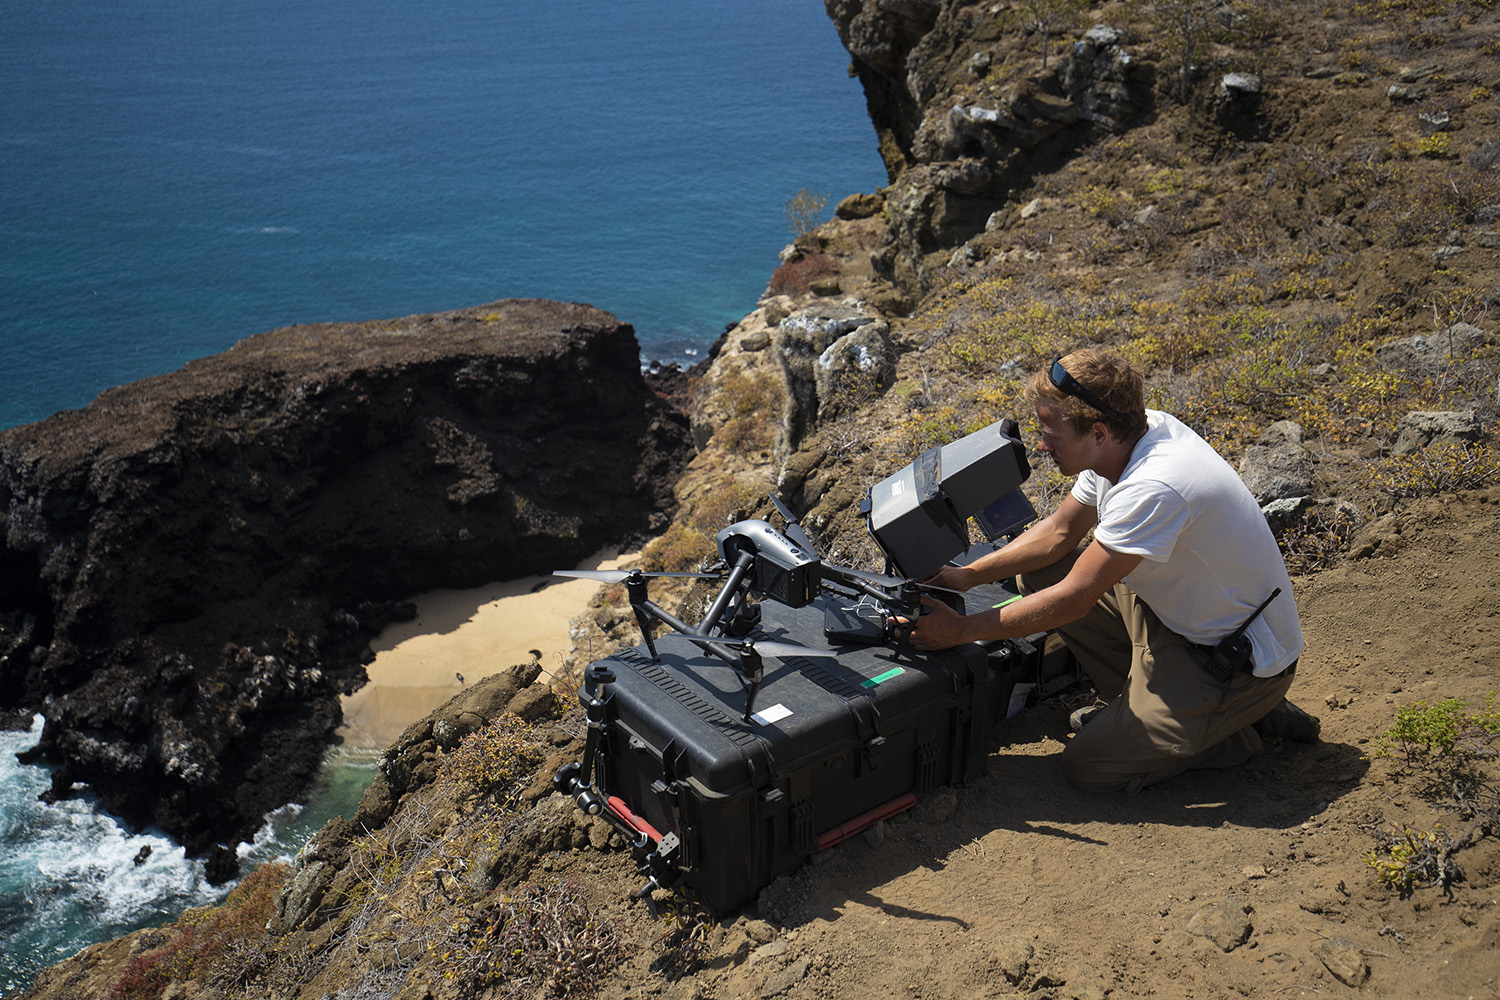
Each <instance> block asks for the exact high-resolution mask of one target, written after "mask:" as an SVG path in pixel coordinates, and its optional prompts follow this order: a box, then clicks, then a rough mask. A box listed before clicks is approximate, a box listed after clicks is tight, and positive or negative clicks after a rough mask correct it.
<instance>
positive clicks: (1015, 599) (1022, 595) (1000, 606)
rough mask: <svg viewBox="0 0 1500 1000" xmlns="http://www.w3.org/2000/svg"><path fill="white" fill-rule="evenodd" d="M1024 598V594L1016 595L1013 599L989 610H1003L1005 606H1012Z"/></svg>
mask: <svg viewBox="0 0 1500 1000" xmlns="http://www.w3.org/2000/svg"><path fill="white" fill-rule="evenodd" d="M1024 596H1025V595H1024V594H1017V595H1016V596H1015V597H1012V598H1010V599H1009V600H1005V601H1001V602H1000V603H999V604H995V605H992V606H991V610H994V608H1003V607H1005V606H1006V605H1007V604H1014V603H1016V602H1017V601H1019V600H1020V599H1021V598H1022V597H1024Z"/></svg>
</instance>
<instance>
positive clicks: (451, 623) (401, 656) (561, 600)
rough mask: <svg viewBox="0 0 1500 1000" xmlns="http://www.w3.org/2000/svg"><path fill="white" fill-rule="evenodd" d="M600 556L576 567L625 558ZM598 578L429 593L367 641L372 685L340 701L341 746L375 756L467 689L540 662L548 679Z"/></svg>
mask: <svg viewBox="0 0 1500 1000" xmlns="http://www.w3.org/2000/svg"><path fill="white" fill-rule="evenodd" d="M633 558H634V554H633V553H627V554H624V555H621V554H618V553H615V552H601V553H599V554H597V555H595V556H594V557H592V558H591V559H589V560H586V561H585V562H583V563H582V564H580V565H579V566H578V567H577V568H578V569H616V568H618V567H619V566H620V565H621V564H622V563H626V562H629V561H631V560H632V559H633ZM599 586H600V584H599V582H598V581H596V580H570V579H564V578H562V577H556V576H528V577H524V578H522V579H518V580H507V581H505V582H503V583H492V584H487V585H486V586H483V587H475V588H473V589H471V590H435V591H432V592H430V593H427V594H422V595H420V596H418V597H415V598H413V599H412V602H413V603H414V604H415V605H416V606H417V616H416V618H414V619H412V620H411V621H409V622H398V623H397V624H395V625H392V626H391V627H390V628H387V629H386V630H385V631H384V632H382V633H381V634H380V635H379V636H378V637H377V638H376V639H375V641H374V642H372V643H371V644H370V646H371V648H372V649H373V650H374V651H375V661H374V662H373V663H371V664H370V665H369V667H368V668H367V670H368V673H369V675H370V681H369V683H368V684H366V685H365V686H364V687H362V688H360V689H359V690H358V691H356V692H355V693H354V694H352V695H349V696H347V697H345V698H344V699H343V708H344V726H343V728H342V729H341V730H340V733H341V735H342V736H343V739H344V747H345V748H346V749H350V750H383V749H384V748H386V747H388V746H390V745H391V744H392V743H393V742H395V740H396V738H397V737H398V736H400V735H401V731H402V730H403V729H405V728H406V727H407V726H409V725H411V724H412V723H413V722H416V721H417V720H418V719H420V718H422V717H423V716H425V715H427V714H428V713H429V712H431V711H432V710H433V709H435V708H437V707H438V706H440V705H442V704H443V703H444V702H446V701H447V700H448V699H449V698H452V697H453V696H454V695H455V694H457V693H458V692H459V691H460V690H462V689H463V687H464V685H466V684H473V683H474V682H475V681H477V680H479V679H480V678H482V677H487V676H489V675H490V674H494V673H498V672H499V671H501V670H504V669H505V668H506V667H509V666H511V665H513V664H516V663H530V662H532V660H533V659H537V658H540V660H541V663H542V669H543V671H544V672H546V673H555V672H557V671H558V670H559V669H560V668H561V666H562V661H563V658H564V657H566V656H567V654H568V622H569V621H571V620H572V619H573V617H574V616H576V615H578V614H579V613H580V612H582V611H583V610H584V608H586V607H587V606H588V602H589V598H590V597H592V596H593V595H594V593H595V591H597V590H598V589H599Z"/></svg>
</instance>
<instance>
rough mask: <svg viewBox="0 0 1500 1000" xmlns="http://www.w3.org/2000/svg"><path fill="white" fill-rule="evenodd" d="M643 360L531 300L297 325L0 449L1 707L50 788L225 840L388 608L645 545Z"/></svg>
mask: <svg viewBox="0 0 1500 1000" xmlns="http://www.w3.org/2000/svg"><path fill="white" fill-rule="evenodd" d="M638 350H639V349H638V347H637V344H636V340H635V335H634V332H633V330H632V329H631V327H630V326H628V325H627V324H624V323H621V322H619V321H618V320H616V319H615V318H614V317H613V316H610V315H608V314H606V313H603V312H600V311H598V310H596V309H593V308H591V307H587V306H580V305H567V304H562V303H556V302H546V301H529V300H528V301H521V300H514V301H504V302H496V303H493V304H490V305H485V306H478V307H475V308H471V309H463V310H458V311H454V312H446V313H440V314H435V315H428V316H414V317H407V318H403V319H396V320H388V321H376V322H366V323H343V324H318V325H310V326H294V327H290V328H287V329H282V330H276V331H272V332H269V333H265V334H261V335H258V336H255V337H250V338H247V339H246V340H244V341H241V342H240V343H238V344H236V345H234V346H233V347H232V348H231V349H230V350H228V351H226V352H224V353H222V354H219V355H215V356H213V357H210V358H206V359H203V360H201V361H195V362H192V363H190V364H188V365H187V366H185V367H184V368H183V369H182V370H180V371H178V372H174V373H171V374H168V375H163V376H159V377H156V378H151V379H146V380H143V381H140V382H135V383H132V384H130V385H126V386H122V387H120V388H117V389H112V390H110V391H108V392H105V393H103V394H102V395H101V396H99V398H98V399H96V400H95V401H94V402H93V403H91V404H90V405H89V406H88V407H86V408H84V409H82V410H75V411H66V412H63V413H59V414H57V415H56V416H54V417H52V418H50V419H48V420H44V421H41V422H39V423H36V424H31V425H28V426H23V427H17V428H13V429H11V430H8V431H5V432H4V433H0V508H3V509H4V510H5V511H6V524H5V534H4V538H3V545H0V709H4V710H6V711H9V712H11V713H13V714H20V715H24V716H25V717H27V718H29V716H30V714H31V713H32V712H35V711H40V712H42V713H43V714H44V715H45V717H46V727H45V730H44V732H43V735H42V739H41V742H40V744H39V745H38V746H37V748H36V749H35V751H33V756H34V758H36V759H40V760H43V761H46V762H49V763H52V764H55V765H57V768H56V771H55V772H54V780H53V791H52V794H54V795H57V796H67V795H69V794H71V793H72V790H73V787H74V784H75V783H79V782H81V783H84V784H86V785H87V786H89V787H90V788H92V789H93V790H94V791H96V792H97V793H98V794H100V795H101V796H102V797H103V800H104V803H105V805H106V807H107V808H109V809H110V810H111V811H113V812H115V813H117V814H119V815H120V816H122V817H124V818H125V819H126V820H128V821H130V822H132V823H135V824H157V825H159V826H161V827H162V828H163V829H164V830H166V831H167V832H168V833H170V834H171V835H172V836H173V837H175V838H177V839H178V840H179V841H181V842H182V843H183V844H185V845H186V846H187V847H188V848H189V850H190V851H191V852H194V853H200V852H202V851H204V850H206V849H208V848H209V847H211V846H212V845H214V844H218V843H230V844H232V843H233V842H234V841H236V840H237V839H242V838H245V837H247V836H248V835H249V834H250V833H252V832H253V831H254V830H255V829H256V828H257V827H258V826H259V825H260V823H261V822H262V820H263V817H264V815H265V813H266V812H267V811H268V810H269V809H272V808H274V807H276V806H278V805H280V804H282V803H284V802H286V801H289V800H290V799H292V798H293V797H295V795H296V794H297V793H298V792H299V791H301V790H302V788H304V787H305V786H306V784H307V782H308V781H309V780H310V779H311V778H312V777H313V775H314V774H315V773H316V770H317V767H318V764H319V760H320V759H321V753H322V749H323V748H324V747H325V746H326V745H327V744H328V742H329V741H330V739H331V738H332V735H333V732H334V730H335V728H336V727H337V726H338V724H339V721H340V717H339V707H338V696H339V694H340V693H341V692H344V693H347V692H350V691H352V690H354V689H356V688H357V687H359V686H360V684H361V683H362V682H363V679H364V671H363V662H364V661H365V660H366V658H367V657H368V656H369V651H368V643H369V639H370V638H371V637H372V636H373V635H374V634H375V633H376V632H377V631H378V630H379V628H380V627H381V626H382V625H383V624H385V623H386V622H388V621H389V620H391V618H392V616H397V615H401V614H403V610H404V606H403V605H402V604H401V601H403V600H404V599H405V598H406V597H407V596H409V595H411V594H415V593H420V592H422V591H424V590H428V589H431V588H434V587H464V586H475V585H478V584H480V583H483V582H487V581H490V580H495V579H505V578H509V577H516V576H524V575H529V574H534V573H538V572H545V571H547V570H550V569H553V568H556V567H558V566H569V565H574V564H576V563H577V562H578V561H580V560H582V559H583V558H585V557H587V556H588V555H590V554H591V553H593V552H594V551H596V550H598V549H599V548H600V547H602V546H603V545H605V544H606V543H612V542H613V543H618V542H620V541H622V540H624V539H626V538H628V537H630V536H631V535H632V534H638V533H642V532H646V531H648V530H650V529H652V528H654V527H659V526H660V524H661V523H662V522H663V520H664V518H665V512H666V510H667V509H668V507H669V506H670V502H671V495H670V488H671V483H672V480H673V478H674V475H673V470H674V469H675V467H676V465H677V464H678V463H679V462H680V461H681V460H682V455H683V448H684V445H685V442H686V436H685V430H686V428H685V424H684V422H683V421H682V420H681V419H680V418H679V417H677V416H676V415H675V414H674V413H673V412H672V411H671V410H670V409H669V408H668V407H666V406H665V405H663V404H662V402H661V401H660V400H659V399H658V397H657V396H656V395H655V394H653V393H652V391H651V390H650V389H649V388H648V386H647V385H646V382H645V381H644V379H643V377H642V375H641V372H640V366H639V360H638Z"/></svg>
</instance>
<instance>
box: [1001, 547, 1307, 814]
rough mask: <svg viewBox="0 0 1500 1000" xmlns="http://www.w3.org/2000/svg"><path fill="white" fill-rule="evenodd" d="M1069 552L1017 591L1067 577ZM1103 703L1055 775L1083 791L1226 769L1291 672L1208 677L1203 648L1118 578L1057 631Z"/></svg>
mask: <svg viewBox="0 0 1500 1000" xmlns="http://www.w3.org/2000/svg"><path fill="white" fill-rule="evenodd" d="M1077 558H1078V553H1077V552H1075V553H1073V554H1072V555H1071V556H1068V557H1067V558H1064V559H1062V560H1060V561H1059V562H1057V563H1055V564H1054V565H1052V566H1049V567H1047V568H1045V569H1042V570H1038V571H1036V572H1034V573H1026V574H1024V575H1023V576H1022V577H1021V578H1020V579H1019V580H1018V581H1017V582H1018V583H1019V585H1020V588H1021V591H1022V593H1031V592H1033V591H1036V590H1041V589H1042V588H1044V587H1048V586H1051V585H1052V584H1053V583H1056V582H1057V581H1059V580H1061V579H1062V578H1063V577H1064V576H1066V575H1067V573H1068V570H1069V569H1070V568H1072V565H1073V562H1074V561H1075V560H1076V559H1077ZM1057 631H1058V633H1059V634H1060V635H1061V636H1062V638H1063V641H1064V642H1066V643H1067V645H1068V649H1069V650H1070V651H1071V652H1072V653H1073V655H1074V657H1076V658H1077V659H1078V662H1079V664H1080V665H1081V666H1082V667H1083V669H1084V670H1085V671H1086V672H1087V673H1088V675H1089V679H1090V680H1092V681H1093V682H1094V688H1095V690H1097V691H1098V693H1099V697H1100V698H1102V699H1103V700H1105V701H1106V702H1108V704H1107V705H1106V706H1105V707H1104V708H1103V709H1101V710H1100V711H1099V712H1098V713H1096V714H1095V715H1094V716H1093V718H1091V719H1090V720H1089V723H1088V725H1087V726H1086V727H1084V729H1083V731H1082V732H1080V733H1078V734H1077V735H1076V736H1074V737H1073V739H1072V741H1071V742H1070V743H1068V745H1067V747H1066V748H1064V750H1063V754H1062V765H1063V773H1064V774H1066V775H1067V777H1068V780H1069V781H1071V782H1072V783H1073V784H1074V785H1076V786H1077V787H1079V788H1082V789H1085V790H1087V791H1122V792H1129V793H1131V794H1134V793H1135V792H1138V791H1140V790H1141V789H1142V788H1144V787H1146V786H1147V785H1150V784H1154V783H1156V782H1158V781H1162V780H1164V779H1166V778H1170V777H1172V776H1173V775H1174V774H1180V773H1182V772H1183V771H1186V770H1188V769H1190V768H1197V767H1233V766H1235V765H1237V764H1242V763H1244V762H1245V761H1247V760H1249V759H1250V758H1251V757H1254V756H1255V755H1256V754H1258V753H1260V751H1261V740H1260V735H1259V734H1258V733H1257V732H1256V731H1255V730H1254V729H1253V728H1251V727H1252V724H1253V723H1255V722H1258V721H1259V720H1260V719H1261V718H1263V717H1264V716H1265V715H1266V713H1268V712H1270V711H1271V710H1272V709H1274V708H1275V707H1276V706H1277V705H1280V704H1281V700H1282V698H1284V697H1285V696H1286V692H1287V689H1288V688H1290V687H1291V685H1292V677H1291V671H1290V670H1288V671H1287V672H1285V673H1283V674H1280V675H1278V676H1276V677H1266V678H1259V677H1255V676H1253V675H1252V674H1249V673H1247V672H1244V671H1240V672H1237V673H1235V674H1234V676H1233V677H1231V678H1230V679H1229V680H1228V681H1223V682H1220V681H1216V680H1214V679H1213V677H1211V676H1209V673H1208V671H1207V670H1205V669H1204V668H1203V664H1204V662H1205V661H1206V660H1207V655H1206V653H1205V652H1204V651H1203V650H1202V649H1200V648H1199V647H1197V646H1195V645H1193V644H1192V643H1190V642H1188V640H1187V639H1185V638H1184V637H1183V636H1181V635H1178V634H1177V633H1176V632H1173V631H1172V630H1171V629H1169V628H1167V627H1166V626H1165V625H1163V624H1162V623H1161V619H1160V618H1157V617H1156V613H1155V612H1154V611H1152V610H1151V609H1150V608H1149V607H1147V606H1146V604H1145V602H1144V601H1142V600H1141V599H1140V598H1139V597H1138V596H1136V594H1135V592H1134V591H1132V590H1131V589H1130V588H1129V587H1127V586H1125V585H1124V584H1123V583H1117V584H1115V586H1114V588H1113V589H1112V590H1110V591H1109V592H1108V593H1106V594H1105V595H1104V596H1103V597H1102V598H1100V599H1099V601H1098V603H1096V604H1095V605H1094V607H1093V609H1092V610H1091V611H1089V613H1088V614H1087V615H1085V616H1084V617H1083V618H1081V619H1079V620H1078V621H1075V622H1072V623H1070V624H1068V625H1064V626H1063V627H1062V628H1060V629H1058V630H1057Z"/></svg>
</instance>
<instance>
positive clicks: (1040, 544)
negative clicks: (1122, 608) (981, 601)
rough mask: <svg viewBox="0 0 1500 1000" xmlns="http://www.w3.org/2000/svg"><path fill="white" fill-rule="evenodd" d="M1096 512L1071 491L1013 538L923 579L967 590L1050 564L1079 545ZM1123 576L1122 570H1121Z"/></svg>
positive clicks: (1092, 523)
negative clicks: (967, 562)
mask: <svg viewBox="0 0 1500 1000" xmlns="http://www.w3.org/2000/svg"><path fill="white" fill-rule="evenodd" d="M1098 517H1099V512H1098V511H1097V510H1096V509H1095V508H1093V507H1091V506H1089V505H1088V504H1083V503H1079V502H1078V501H1077V500H1075V499H1074V498H1073V495H1072V494H1071V493H1070V494H1068V495H1067V496H1065V497H1063V502H1062V503H1061V504H1059V505H1058V508H1057V509H1056V510H1054V511H1053V512H1052V513H1051V514H1048V515H1047V516H1046V517H1044V518H1042V519H1041V520H1040V521H1038V522H1037V523H1035V524H1033V525H1032V526H1031V527H1029V528H1027V529H1026V530H1025V531H1023V532H1022V533H1021V535H1020V537H1018V538H1017V539H1016V540H1015V541H1013V542H1010V543H1009V544H1007V545H1005V546H1003V547H1001V548H998V549H996V550H995V551H994V552H989V553H986V554H985V555H983V556H981V557H980V558H978V559H976V560H974V561H973V562H972V563H970V564H969V565H967V566H945V567H943V568H942V569H940V570H938V571H937V572H936V573H934V574H933V575H932V576H931V577H929V578H928V579H927V580H926V581H925V582H927V583H930V584H933V585H934V586H937V587H947V588H948V589H950V590H968V589H969V588H970V587H977V586H979V585H980V584H984V583H994V582H995V581H996V580H1003V579H1005V578H1006V577H1011V576H1015V575H1016V574H1017V573H1029V572H1030V571H1032V570H1035V569H1041V568H1042V567H1043V566H1051V565H1052V564H1053V563H1055V562H1057V561H1058V560H1059V559H1061V558H1062V557H1063V556H1065V555H1067V554H1068V553H1069V552H1072V551H1073V550H1074V549H1076V548H1078V543H1079V542H1081V541H1083V536H1084V535H1086V534H1088V532H1089V529H1090V528H1092V527H1093V526H1094V523H1095V522H1096V521H1097V520H1098ZM1121 575H1122V576H1123V575H1124V574H1121Z"/></svg>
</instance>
